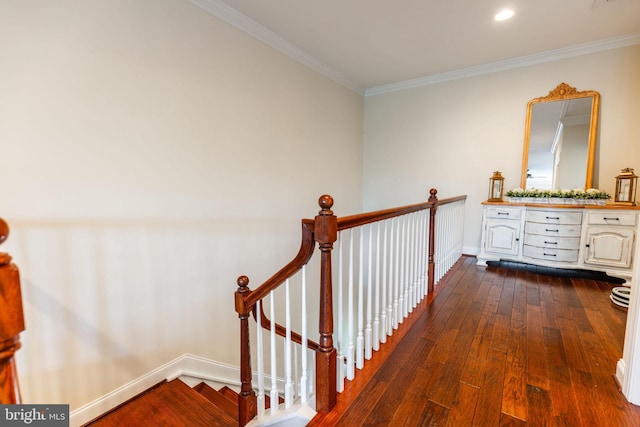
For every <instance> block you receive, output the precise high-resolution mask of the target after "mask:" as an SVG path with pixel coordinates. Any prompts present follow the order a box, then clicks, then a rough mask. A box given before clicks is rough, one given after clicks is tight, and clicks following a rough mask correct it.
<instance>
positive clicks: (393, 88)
mask: <svg viewBox="0 0 640 427" xmlns="http://www.w3.org/2000/svg"><path fill="white" fill-rule="evenodd" d="M636 44H640V33H636V34H629V35H625V36H620V37H613V38H609V39H604V40H598V41H595V42H591V43H583V44H579V45H575V46H570V47H566V48H562V49H555V50H550V51H547V52H542V53H537V54H534V55H527V56H520V57H518V58H513V59H507V60H504V61H498V62H491V63H488V64H483V65H478V66H475V67H469V68H463V69H460V70H455V71H449V72H446V73H440V74H433V75H430V76H425V77H420V78H417V79H412V80H406V81H404V82H399V83H392V84H388V85H383V86H377V87H372V88H368V89H367V90H365V96H373V95H380V94H383V93H389V92H397V91H401V90H406V89H413V88H417V87H422V86H428V85H432V84H437V83H443V82H447V81H451V80H458V79H465V78H468V77H474V76H479V75H482V74H489V73H495V72H498V71H506V70H512V69H515V68H522V67H528V66H531V65H536V64H542V63H545V62H553V61H558V60H561V59H566V58H573V57H575V56H581V55H588V54H590V53H597V52H602V51H605V50H610V49H618V48H622V47H626V46H632V45H636Z"/></svg>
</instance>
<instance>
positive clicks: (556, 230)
mask: <svg viewBox="0 0 640 427" xmlns="http://www.w3.org/2000/svg"><path fill="white" fill-rule="evenodd" d="M524 230H525V233H529V234H539V235H542V236H549V237H580V231H581V230H582V227H581V226H580V224H576V225H559V224H540V223H537V222H529V221H527V223H526V224H525V226H524Z"/></svg>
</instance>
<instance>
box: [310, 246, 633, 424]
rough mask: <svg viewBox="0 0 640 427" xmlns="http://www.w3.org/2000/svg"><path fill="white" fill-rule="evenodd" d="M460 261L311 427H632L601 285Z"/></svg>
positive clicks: (615, 329) (614, 325)
mask: <svg viewBox="0 0 640 427" xmlns="http://www.w3.org/2000/svg"><path fill="white" fill-rule="evenodd" d="M475 261H476V260H475V258H473V257H464V258H463V259H462V260H461V261H459V262H458V263H457V264H456V266H455V267H454V268H453V269H452V271H450V272H449V273H448V274H447V276H445V278H444V279H443V280H442V281H441V283H440V284H439V285H438V286H437V289H436V292H434V293H433V294H432V295H430V296H429V297H428V298H427V299H426V300H425V301H423V302H422V303H421V304H420V305H419V306H418V308H417V309H415V310H414V316H413V317H410V318H409V319H407V320H405V323H404V324H403V325H401V326H400V328H399V329H398V330H396V331H395V332H394V335H393V336H392V337H391V338H390V340H389V343H388V344H387V345H385V346H384V347H383V348H382V349H381V350H380V351H378V352H376V353H375V354H374V358H373V359H372V360H370V361H367V363H366V365H365V368H364V369H363V370H361V371H359V372H358V373H357V377H356V379H355V380H354V381H353V382H350V383H348V384H347V385H346V389H345V391H344V392H343V393H341V394H340V395H339V397H338V403H337V406H336V408H335V409H334V410H333V411H332V412H330V413H329V414H326V415H324V416H317V417H316V418H314V419H313V420H312V421H311V423H310V424H309V425H311V426H314V425H315V426H329V425H330V426H336V425H337V426H349V427H353V426H418V425H419V426H456V427H457V426H481V427H486V426H536V427H537V426H579V427H584V426H616V427H618V426H620V427H622V426H640V407H638V406H635V405H632V404H630V403H628V402H627V401H626V399H625V398H624V396H623V395H622V393H621V392H620V391H619V388H618V385H617V383H616V381H615V378H614V373H615V367H616V363H617V361H618V360H619V359H620V357H621V355H622V346H623V340H624V329H625V322H626V311H625V310H624V309H621V308H618V307H617V306H614V305H613V304H612V303H611V301H610V300H609V293H610V291H611V288H612V287H614V286H616V285H612V284H610V283H607V282H600V281H594V280H586V279H568V278H561V277H552V276H546V275H537V274H533V273H529V272H525V271H515V270H506V269H502V268H494V267H487V268H482V267H477V266H475Z"/></svg>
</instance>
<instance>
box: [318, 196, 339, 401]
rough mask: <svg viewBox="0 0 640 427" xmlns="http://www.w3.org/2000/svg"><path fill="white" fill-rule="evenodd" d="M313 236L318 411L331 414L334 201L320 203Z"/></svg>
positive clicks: (333, 387)
mask: <svg viewBox="0 0 640 427" xmlns="http://www.w3.org/2000/svg"><path fill="white" fill-rule="evenodd" d="M318 204H319V205H320V208H321V209H320V212H319V213H318V215H317V216H316V218H315V226H314V234H315V240H316V242H318V246H319V249H320V320H319V332H320V342H319V347H318V349H317V350H316V410H317V411H318V412H329V411H330V410H331V409H332V408H333V407H334V406H335V404H336V393H337V392H336V349H335V348H334V347H333V295H332V294H333V289H332V283H331V251H332V250H333V243H334V242H335V241H336V240H337V239H338V218H337V217H336V216H335V215H334V214H333V211H332V210H331V208H332V207H333V197H331V196H328V195H324V196H321V197H320V199H319V200H318Z"/></svg>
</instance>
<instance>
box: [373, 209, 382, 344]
mask: <svg viewBox="0 0 640 427" xmlns="http://www.w3.org/2000/svg"><path fill="white" fill-rule="evenodd" d="M380 222H381V221H378V232H377V234H376V292H375V295H376V302H375V309H374V312H375V314H374V317H373V349H374V350H376V351H377V350H378V349H380V232H381V230H380Z"/></svg>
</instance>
